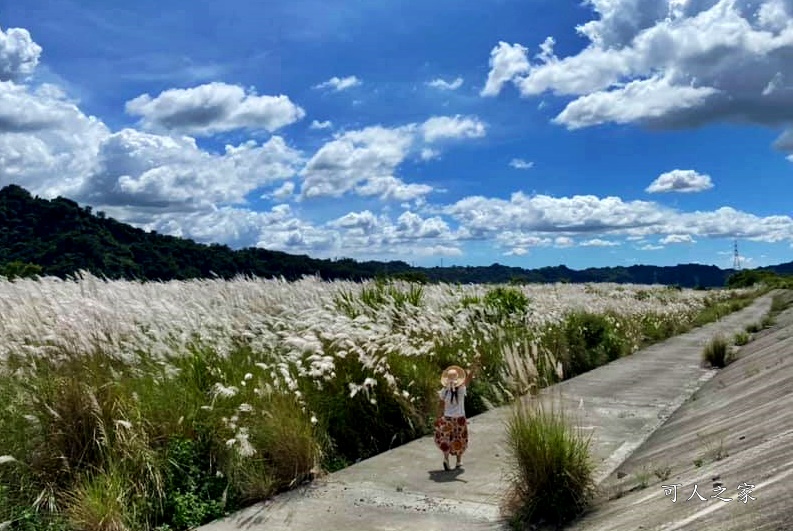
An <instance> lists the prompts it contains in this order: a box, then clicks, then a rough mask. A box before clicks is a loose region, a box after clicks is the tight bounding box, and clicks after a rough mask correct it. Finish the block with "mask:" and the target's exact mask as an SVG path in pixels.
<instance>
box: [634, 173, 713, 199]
mask: <svg viewBox="0 0 793 531" xmlns="http://www.w3.org/2000/svg"><path fill="white" fill-rule="evenodd" d="M711 188H713V182H712V181H711V178H710V175H705V174H701V173H698V172H696V171H694V170H677V169H676V170H672V171H668V172H666V173H662V174H661V175H659V176H658V178H657V179H655V180H654V181H653V182H652V183H650V185H649V186H648V187H647V188H646V189H645V191H646V192H648V193H651V194H656V193H662V192H682V193H691V192H703V191H705V190H710V189H711Z"/></svg>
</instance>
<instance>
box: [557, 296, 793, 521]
mask: <svg viewBox="0 0 793 531" xmlns="http://www.w3.org/2000/svg"><path fill="white" fill-rule="evenodd" d="M792 481H793V309H790V310H787V311H785V312H783V313H782V314H780V315H779V316H778V317H777V318H776V324H775V325H774V326H773V327H772V328H770V329H767V330H764V331H763V332H761V333H759V334H757V337H756V338H755V339H754V340H753V341H752V342H750V343H748V344H747V345H745V346H743V347H741V349H740V351H739V353H738V358H737V360H736V361H735V362H733V363H732V364H730V365H728V366H727V367H726V368H725V369H723V370H721V371H720V372H719V373H718V374H717V375H716V376H715V377H714V378H713V379H712V380H711V381H709V382H707V383H706V384H705V385H704V386H702V388H701V389H699V390H698V391H697V392H696V393H695V394H694V395H693V396H692V397H691V398H690V399H689V400H687V401H686V403H685V404H683V405H682V406H681V407H680V408H679V409H678V410H677V411H676V412H675V413H674V414H673V415H672V416H671V417H670V418H669V420H668V421H667V422H666V423H664V425H663V426H661V427H660V428H659V429H658V430H657V431H656V432H655V433H653V434H652V436H651V437H650V438H649V439H648V440H647V441H646V442H645V444H643V445H642V446H641V447H640V448H639V449H638V450H637V451H636V452H635V453H634V454H633V455H631V456H630V458H628V459H627V460H626V461H625V462H624V463H623V464H622V465H621V466H620V467H619V468H618V470H617V471H616V472H615V473H614V474H612V475H611V476H610V477H609V478H608V479H607V480H606V481H605V482H604V483H603V485H602V489H601V490H602V492H603V497H604V499H603V500H601V503H599V504H596V505H595V506H594V508H593V510H592V511H591V512H590V514H588V515H586V516H585V517H583V518H582V519H581V520H580V521H579V522H577V523H576V524H575V525H574V526H571V527H570V529H571V530H573V529H574V530H576V531H607V530H608V531H621V530H625V531H628V530H630V531H634V530H637V529H641V530H648V531H649V530H658V531H673V530H700V529H719V530H723V531H732V530H735V531H737V530H752V531H783V530H793V491H791V488H790V484H791V482H792ZM695 487H696V493H695V492H694V489H695ZM703 499H704V501H703Z"/></svg>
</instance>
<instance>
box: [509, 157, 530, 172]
mask: <svg viewBox="0 0 793 531" xmlns="http://www.w3.org/2000/svg"><path fill="white" fill-rule="evenodd" d="M509 165H510V166H512V167H513V168H515V169H516V170H528V169H530V168H533V167H534V163H533V162H531V161H526V160H523V159H512V160H511V161H509Z"/></svg>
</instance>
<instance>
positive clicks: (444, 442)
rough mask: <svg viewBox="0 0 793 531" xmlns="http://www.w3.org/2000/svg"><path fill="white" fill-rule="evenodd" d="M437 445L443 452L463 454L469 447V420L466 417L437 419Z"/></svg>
mask: <svg viewBox="0 0 793 531" xmlns="http://www.w3.org/2000/svg"><path fill="white" fill-rule="evenodd" d="M435 446H437V447H438V448H439V449H440V451H441V452H443V453H446V452H448V453H450V454H451V455H454V456H462V455H463V454H464V453H465V451H466V450H467V449H468V421H467V420H466V418H465V417H438V419H437V420H436V421H435Z"/></svg>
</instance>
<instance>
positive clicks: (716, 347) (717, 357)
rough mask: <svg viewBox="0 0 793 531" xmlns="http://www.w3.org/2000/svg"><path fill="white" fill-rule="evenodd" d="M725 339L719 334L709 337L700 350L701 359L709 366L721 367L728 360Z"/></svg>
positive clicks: (724, 365)
mask: <svg viewBox="0 0 793 531" xmlns="http://www.w3.org/2000/svg"><path fill="white" fill-rule="evenodd" d="M729 358H730V351H729V345H728V344H727V340H726V339H725V338H724V336H722V335H721V334H718V335H716V336H714V337H712V338H711V340H710V341H709V342H708V344H707V345H705V348H704V349H703V350H702V359H703V361H704V362H705V363H707V364H708V365H710V366H711V367H718V368H723V367H726V366H727V364H728V363H729V362H730V359H729Z"/></svg>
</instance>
